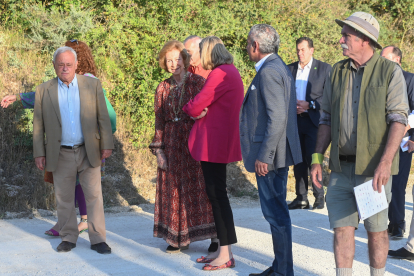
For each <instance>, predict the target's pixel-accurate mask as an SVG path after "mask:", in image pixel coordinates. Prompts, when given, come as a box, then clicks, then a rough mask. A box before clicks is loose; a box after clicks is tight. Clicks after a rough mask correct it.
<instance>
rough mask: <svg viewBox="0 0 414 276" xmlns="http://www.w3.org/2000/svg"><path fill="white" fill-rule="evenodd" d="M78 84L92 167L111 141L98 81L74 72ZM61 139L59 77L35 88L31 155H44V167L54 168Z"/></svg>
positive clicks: (83, 127)
mask: <svg viewBox="0 0 414 276" xmlns="http://www.w3.org/2000/svg"><path fill="white" fill-rule="evenodd" d="M76 77H77V79H78V86H79V97H80V105H81V106H80V110H81V124H82V132H83V136H84V139H85V148H86V153H87V156H88V159H89V162H90V163H91V165H92V167H98V166H100V165H101V160H100V159H101V158H100V150H101V149H113V148H114V143H113V138H112V131H111V122H110V120H109V115H108V109H107V107H106V103H105V97H104V93H103V91H102V86H101V82H100V81H99V80H98V79H95V78H91V77H86V76H82V75H76ZM61 138H62V124H61V116H60V108H59V100H58V79H57V78H54V79H52V80H50V81H48V82H45V83H42V84H41V85H39V86H38V87H37V89H36V98H35V106H34V117H33V156H34V157H35V158H36V157H40V156H46V170H47V171H49V172H53V171H54V170H55V169H56V165H57V162H58V157H59V151H60V140H61Z"/></svg>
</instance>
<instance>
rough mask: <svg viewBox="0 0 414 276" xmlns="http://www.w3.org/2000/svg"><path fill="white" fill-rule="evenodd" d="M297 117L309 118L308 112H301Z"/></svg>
mask: <svg viewBox="0 0 414 276" xmlns="http://www.w3.org/2000/svg"><path fill="white" fill-rule="evenodd" d="M298 116H300V117H309V113H308V112H302V113H300V114H298Z"/></svg>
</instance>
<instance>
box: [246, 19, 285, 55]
mask: <svg viewBox="0 0 414 276" xmlns="http://www.w3.org/2000/svg"><path fill="white" fill-rule="evenodd" d="M249 36H250V40H251V41H250V42H251V43H252V44H253V43H254V42H255V41H256V42H258V43H259V51H260V52H261V53H262V54H271V53H277V52H278V50H279V44H280V36H279V34H278V33H277V31H276V30H275V28H273V27H272V26H270V25H267V24H257V25H254V26H253V27H252V28H251V29H250V32H249Z"/></svg>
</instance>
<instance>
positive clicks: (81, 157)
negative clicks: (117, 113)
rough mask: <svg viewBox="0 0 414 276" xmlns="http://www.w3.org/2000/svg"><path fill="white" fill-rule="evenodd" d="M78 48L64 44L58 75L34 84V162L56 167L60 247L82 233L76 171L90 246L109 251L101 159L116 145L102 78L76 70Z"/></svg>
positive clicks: (56, 64) (57, 58)
mask: <svg viewBox="0 0 414 276" xmlns="http://www.w3.org/2000/svg"><path fill="white" fill-rule="evenodd" d="M77 63H78V62H77V56H76V52H75V51H74V50H73V49H72V48H70V47H61V48H59V49H57V50H56V52H55V53H54V55H53V65H54V67H55V71H56V75H57V78H54V79H52V80H50V81H48V82H45V83H43V84H41V85H39V86H38V87H37V89H36V98H35V107H34V119H33V151H34V157H35V162H36V166H37V167H38V168H39V169H40V170H43V169H46V170H47V171H50V172H52V173H53V180H54V185H55V195H56V203H57V214H58V224H59V228H60V232H59V234H60V236H61V238H62V242H61V243H60V244H59V246H58V247H57V251H58V252H68V251H71V249H72V248H74V247H76V241H77V239H78V236H79V231H78V227H77V220H76V212H75V205H74V201H73V196H74V194H75V185H76V184H75V183H76V175H77V173H79V180H80V183H81V185H82V189H83V191H84V193H85V198H86V208H87V210H88V229H89V240H90V242H91V249H93V250H95V251H97V252H98V253H101V254H108V253H111V248H110V247H109V246H108V245H107V244H106V233H105V216H104V210H103V199H102V189H101V173H100V165H101V159H103V158H107V157H109V156H110V155H111V153H112V149H113V148H114V144H113V139H112V132H111V123H110V121H109V115H108V110H107V108H106V104H105V98H104V94H103V91H102V86H101V83H100V81H99V80H98V79H95V78H90V77H86V76H82V75H77V74H75V70H76V68H77Z"/></svg>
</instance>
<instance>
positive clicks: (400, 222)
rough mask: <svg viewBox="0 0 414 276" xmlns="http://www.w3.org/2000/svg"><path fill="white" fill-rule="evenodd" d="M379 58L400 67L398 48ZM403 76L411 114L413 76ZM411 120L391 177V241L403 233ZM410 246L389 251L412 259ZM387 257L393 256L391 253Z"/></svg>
mask: <svg viewBox="0 0 414 276" xmlns="http://www.w3.org/2000/svg"><path fill="white" fill-rule="evenodd" d="M381 56H382V57H385V58H386V59H389V60H391V61H394V62H396V63H398V64H399V65H401V60H402V52H401V50H400V49H399V48H398V47H395V46H387V47H385V48H384V49H383V50H382V52H381ZM403 75H404V78H405V82H406V84H407V96H408V105H409V106H410V112H412V111H413V110H414V74H411V73H408V72H406V71H403ZM413 120H414V114H410V115H409V116H408V125H407V127H406V131H407V132H406V134H405V136H404V138H405V140H407V139H408V140H407V141H406V142H405V148H404V151H403V150H402V149H401V148H400V164H399V171H398V174H397V175H394V176H393V177H392V188H391V192H392V197H391V202H390V206H389V207H388V219H389V221H390V222H389V224H388V233H389V234H390V235H391V238H393V239H402V238H403V237H404V232H405V189H406V188H407V181H408V176H409V175H410V168H411V159H412V157H413V151H414V129H411V127H413V126H414V122H413ZM408 137H409V138H408ZM413 227H414V225H411V228H412V229H413V230H411V231H410V232H412V233H413V234H414V228H413ZM410 234H411V233H410ZM407 244H408V243H407ZM412 246H413V241H411V247H407V249H409V250H410V252H408V251H407V250H405V248H404V247H403V248H401V249H399V250H396V251H393V250H390V251H392V252H394V253H396V254H397V255H396V256H395V257H403V256H402V255H401V254H402V253H405V255H407V256H408V255H410V254H411V257H412V258H413V259H414V253H411V251H412V248H413V247H412ZM389 255H391V256H393V255H392V253H391V254H389ZM399 255H401V256H399ZM403 255H404V254H403Z"/></svg>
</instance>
